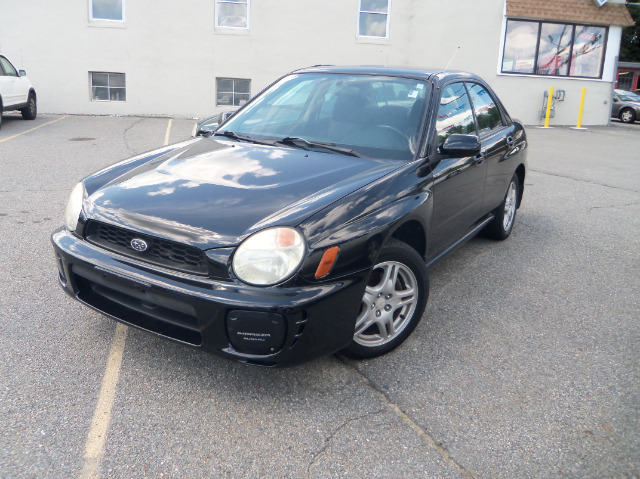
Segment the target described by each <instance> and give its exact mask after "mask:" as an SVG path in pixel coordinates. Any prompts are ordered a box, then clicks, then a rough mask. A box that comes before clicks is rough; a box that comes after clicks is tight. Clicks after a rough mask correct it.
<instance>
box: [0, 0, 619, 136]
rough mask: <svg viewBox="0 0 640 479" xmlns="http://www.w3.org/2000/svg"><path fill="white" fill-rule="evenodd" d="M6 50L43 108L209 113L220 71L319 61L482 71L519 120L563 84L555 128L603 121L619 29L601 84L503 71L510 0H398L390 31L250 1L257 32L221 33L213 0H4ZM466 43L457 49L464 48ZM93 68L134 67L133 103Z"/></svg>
mask: <svg viewBox="0 0 640 479" xmlns="http://www.w3.org/2000/svg"><path fill="white" fill-rule="evenodd" d="M0 12H1V14H0V51H1V52H3V53H4V54H5V55H7V56H8V57H9V58H10V60H11V61H12V62H13V63H14V64H15V65H16V67H18V68H23V69H26V70H27V72H28V74H29V77H30V79H31V81H32V82H33V83H34V85H35V87H36V89H37V92H38V97H39V109H40V111H41V112H50V113H77V114H108V115H111V114H118V115H163V116H164V115H167V116H168V115H174V116H175V115H177V116H186V117H199V116H209V115H212V114H214V113H217V112H219V111H223V110H227V109H228V108H222V107H216V90H215V78H216V77H232V78H248V79H251V94H252V95H254V94H256V93H258V92H259V91H260V90H261V89H262V88H264V87H266V86H267V85H268V84H269V83H271V82H272V81H274V80H275V79H277V78H278V77H280V76H281V75H283V74H284V73H287V72H288V71H291V70H293V69H296V68H302V67H306V66H310V65H316V64H331V65H385V66H418V67H430V68H436V69H441V68H444V67H445V66H446V65H447V64H448V63H449V62H450V60H451V59H452V56H453V55H454V52H455V56H454V57H453V60H452V61H451V66H450V67H449V68H450V69H455V70H468V71H472V72H474V73H477V74H479V75H480V76H482V77H483V78H484V79H485V80H487V81H488V82H489V84H490V85H491V86H492V87H493V88H494V89H495V90H496V92H497V93H498V95H499V96H500V98H501V99H502V101H503V102H504V103H505V105H506V107H507V109H508V110H509V112H510V113H511V115H512V116H514V117H516V118H519V119H520V120H522V121H523V122H525V123H526V124H538V123H539V121H540V115H539V114H540V110H541V107H542V98H543V93H544V91H545V90H547V89H548V88H549V86H551V85H553V86H554V88H555V89H556V90H558V89H561V90H565V92H566V95H565V101H564V102H561V103H557V105H556V112H555V113H556V116H555V118H554V119H552V124H564V125H568V124H575V122H576V119H577V114H578V106H579V100H580V93H581V89H582V88H583V87H586V88H587V100H586V104H585V112H584V117H583V123H584V124H585V125H590V124H594V125H595V124H606V123H607V122H608V119H609V112H610V104H609V100H610V94H611V89H612V84H613V81H614V78H615V75H614V61H615V57H616V55H617V53H618V48H619V44H620V31H621V29H620V27H611V28H610V30H609V40H608V43H607V55H606V62H607V63H606V65H605V74H604V77H603V79H602V80H579V79H563V78H553V77H533V76H519V75H503V74H500V73H499V70H500V62H501V49H502V43H503V41H504V28H505V2H504V0H483V1H481V2H480V1H477V0H456V1H447V2H443V1H440V0H392V2H391V17H390V18H391V21H390V34H389V38H388V39H384V40H365V39H361V38H358V37H357V35H356V33H357V19H358V0H304V1H301V0H252V2H251V13H250V29H249V30H248V31H243V30H240V31H236V30H228V29H216V27H215V20H214V0H183V1H181V2H175V1H170V0H126V5H125V22H124V24H117V25H113V24H108V23H107V22H90V21H89V13H88V2H87V1H76V2H51V1H47V0H32V1H29V2H24V1H16V0H0ZM458 46H459V47H460V49H459V50H458V48H457V47H458ZM89 71H106V72H121V73H125V74H126V83H127V85H126V86H127V101H126V102H123V103H121V102H95V101H91V98H90V96H91V95H90V93H91V92H90V84H89V73H88V72H89Z"/></svg>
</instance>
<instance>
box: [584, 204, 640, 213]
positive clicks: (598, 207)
mask: <svg viewBox="0 0 640 479" xmlns="http://www.w3.org/2000/svg"><path fill="white" fill-rule="evenodd" d="M634 205H640V201H635V202H633V203H625V204H624V205H606V206H592V207H591V208H589V212H591V210H602V209H605V208H626V207H627V206H634Z"/></svg>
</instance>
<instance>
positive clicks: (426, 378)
mask: <svg viewBox="0 0 640 479" xmlns="http://www.w3.org/2000/svg"><path fill="white" fill-rule="evenodd" d="M192 126H193V121H190V120H171V121H170V120H169V119H166V118H132V117H122V118H116V117H84V116H59V115H40V116H39V117H38V118H37V119H36V120H35V121H31V122H28V121H23V120H21V119H20V117H19V115H17V116H16V115H7V116H5V118H4V122H3V125H2V129H1V130H0V229H1V231H2V233H1V235H0V251H2V253H3V258H2V261H0V357H1V358H2V360H1V361H0V477H2V478H13V477H15V478H45V477H46V478H73V477H104V478H107V477H108V478H134V477H153V478H155V477H176V478H178V477H179V478H185V477H189V478H199V477H216V478H218V477H229V478H262V477H264V478H280V477H285V478H306V477H311V478H321V477H322V478H333V477H349V478H469V477H476V478H494V477H500V478H525V477H545V478H550V477H563V478H564V477H571V478H638V477H640V354H639V351H640V347H639V345H640V324H639V322H640V321H639V319H640V307H639V305H640V294H639V291H640V288H639V285H640V273H639V271H640V153H639V148H638V146H639V145H640V130H639V129H638V128H637V126H636V125H632V126H626V125H623V124H616V125H614V126H613V127H609V128H607V127H600V128H589V129H588V130H586V131H575V130H570V129H568V128H554V129H548V130H542V129H537V128H533V127H531V128H529V129H528V135H529V139H530V152H529V172H528V175H527V179H526V186H525V197H524V202H523V206H522V208H521V209H520V210H519V212H518V216H517V218H516V225H515V228H514V231H513V234H512V236H511V238H509V239H508V240H507V241H505V242H502V243H497V242H493V241H490V240H486V239H482V238H476V239H473V240H472V241H470V242H469V243H467V244H466V245H465V246H464V247H463V248H461V249H459V250H457V251H456V252H455V253H453V254H452V255H450V256H449V257H447V258H446V259H444V260H443V261H441V262H440V263H438V264H437V265H435V266H434V267H433V268H432V269H431V271H430V280H431V294H430V299H429V304H428V306H427V310H426V312H425V316H424V318H423V320H422V322H421V324H420V325H419V326H418V328H417V329H416V331H415V332H414V333H413V335H412V336H411V337H410V338H409V340H407V342H405V343H404V345H402V346H401V347H400V348H399V349H397V350H396V351H394V352H393V353H391V354H389V355H387V356H384V357H381V358H378V359H375V360H368V361H362V362H353V361H350V360H347V359H344V358H342V357H339V356H330V357H327V358H324V359H321V360H319V361H315V362H313V363H309V364H305V365H302V366H299V367H295V368H290V369H277V370H272V369H262V368H256V367H248V366H243V365H241V364H236V363H233V362H230V361H227V360H224V359H220V358H218V357H214V356H210V355H207V354H204V353H201V352H199V351H196V350H192V349H187V348H186V347H184V346H181V345H178V344H174V343H172V342H169V341H164V340H161V339H159V338H157V337H154V336H152V335H149V334H145V333H142V332H140V331H137V330H134V329H131V328H126V327H124V326H117V325H116V323H115V322H113V321H111V320H109V319H107V318H104V317H102V316H101V315H99V314H97V313H94V312H92V311H90V310H89V309H88V308H85V307H82V306H81V305H79V304H78V303H76V302H74V301H73V300H72V299H70V298H68V297H67V296H66V295H65V294H64V293H63V292H62V290H61V289H60V287H59V286H58V284H57V279H56V277H57V270H56V266H55V263H54V259H53V254H52V248H51V245H50V241H49V235H50V233H51V232H52V231H53V230H54V229H55V228H57V227H58V226H59V225H61V224H62V221H63V213H64V207H65V204H66V200H67V197H68V195H69V192H70V190H71V188H72V187H73V186H74V184H75V183H76V182H77V181H78V180H79V179H80V178H82V177H83V176H85V175H87V174H89V173H91V172H93V171H95V170H97V169H99V168H102V167H104V166H106V165H109V164H111V163H114V162H115V161H117V160H120V159H123V158H126V157H128V156H132V155H134V154H136V153H139V152H142V151H145V150H149V149H152V148H155V147H159V146H162V144H163V143H164V142H165V141H168V142H170V143H172V142H176V141H179V140H182V139H185V138H187V137H188V136H189V134H190V131H191V127H192ZM96 411H97V412H96Z"/></svg>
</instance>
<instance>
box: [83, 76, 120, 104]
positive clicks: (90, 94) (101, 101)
mask: <svg viewBox="0 0 640 479" xmlns="http://www.w3.org/2000/svg"><path fill="white" fill-rule="evenodd" d="M94 73H102V74H107V75H123V76H124V87H121V86H119V87H113V88H119V89H123V90H124V94H125V98H126V96H127V74H126V73H124V72H104V71H90V72H89V100H91V101H95V102H98V103H126V102H127V100H126V99H125V100H112V99H111V88H112V87H111V86H109V85H107V86H106V87H102V86H99V87H98V88H107V89H108V91H109V99H108V100H98V99H96V98H93V74H94Z"/></svg>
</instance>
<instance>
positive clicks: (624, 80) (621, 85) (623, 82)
mask: <svg viewBox="0 0 640 479" xmlns="http://www.w3.org/2000/svg"><path fill="white" fill-rule="evenodd" d="M0 61H2V58H0ZM616 88H617V89H618V90H627V91H633V72H632V71H619V72H618V83H617V84H616Z"/></svg>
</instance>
